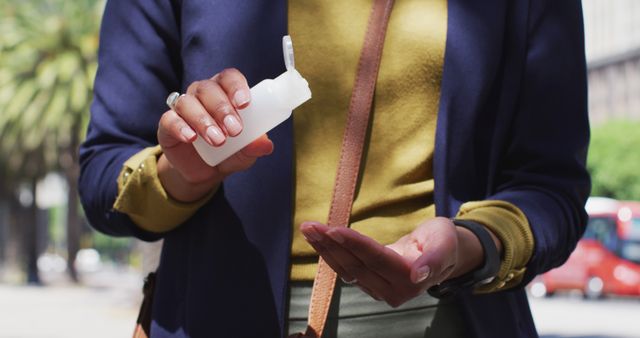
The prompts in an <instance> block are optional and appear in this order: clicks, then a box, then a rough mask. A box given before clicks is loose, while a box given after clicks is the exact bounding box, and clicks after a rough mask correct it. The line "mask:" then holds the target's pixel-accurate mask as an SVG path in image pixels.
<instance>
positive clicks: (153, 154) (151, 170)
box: [113, 146, 214, 233]
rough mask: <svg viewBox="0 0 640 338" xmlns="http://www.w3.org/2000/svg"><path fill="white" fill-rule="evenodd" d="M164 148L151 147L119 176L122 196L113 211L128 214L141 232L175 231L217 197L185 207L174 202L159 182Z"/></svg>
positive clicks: (139, 154) (183, 204)
mask: <svg viewBox="0 0 640 338" xmlns="http://www.w3.org/2000/svg"><path fill="white" fill-rule="evenodd" d="M161 154H162V150H161V148H160V146H155V147H149V148H145V149H143V150H141V151H140V152H138V153H136V154H135V155H133V156H132V157H131V158H129V159H128V160H127V161H126V162H125V163H124V165H123V167H122V171H121V172H120V175H119V176H118V196H117V197H116V201H115V203H114V204H113V208H114V209H115V210H117V211H119V212H122V213H125V214H127V215H128V216H129V217H130V218H131V220H132V221H133V222H134V223H135V224H137V225H138V226H139V227H140V228H142V229H144V230H147V231H150V232H155V233H161V232H166V231H169V230H172V229H174V228H176V227H177V226H178V225H180V224H182V223H183V222H185V221H186V220H187V219H189V217H191V216H192V215H193V214H194V213H195V212H196V211H197V210H198V209H199V208H200V207H201V206H202V205H204V204H205V203H206V202H207V201H208V200H209V199H210V198H211V196H213V194H214V192H211V193H210V194H208V195H207V196H205V197H203V198H202V199H200V200H198V201H195V202H191V203H182V202H178V201H176V200H174V199H173V198H171V197H170V196H169V195H168V194H167V192H166V191H165V190H164V188H163V187H162V184H161V183H160V179H159V178H158V171H157V161H158V157H160V155H161Z"/></svg>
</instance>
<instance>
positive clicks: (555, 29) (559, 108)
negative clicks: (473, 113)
mask: <svg viewBox="0 0 640 338" xmlns="http://www.w3.org/2000/svg"><path fill="white" fill-rule="evenodd" d="M588 143H589V122H588V111H587V78H586V62H585V55H584V34H583V22H582V10H581V5H580V1H577V0H572V1H553V0H550V1H532V2H531V11H530V17H529V32H528V41H527V52H526V62H525V69H524V78H523V82H522V90H521V93H520V99H519V104H518V108H517V112H516V116H515V117H514V120H513V128H512V135H511V137H510V143H509V145H508V147H507V150H506V155H505V157H504V160H503V163H502V169H501V170H500V172H499V178H498V182H499V185H498V188H497V193H496V194H495V195H493V196H491V197H490V199H497V200H504V201H507V202H510V203H513V204H514V205H516V206H518V207H519V208H520V209H521V210H522V211H523V212H524V213H525V215H526V216H527V218H528V220H529V224H530V226H531V230H532V232H533V235H534V239H535V246H534V252H533V255H532V257H531V259H530V261H529V263H528V264H527V271H526V274H525V278H524V279H523V284H526V283H528V282H529V281H530V280H531V279H532V278H533V277H535V276H536V275H537V274H540V273H543V272H546V271H548V270H550V269H552V268H554V267H557V266H559V265H561V264H562V263H564V262H565V261H566V259H567V258H568V257H569V255H570V254H571V252H572V251H573V249H574V248H575V246H576V243H577V242H578V240H579V239H580V237H581V236H582V234H583V232H584V229H585V225H586V221H587V215H586V212H585V210H584V204H585V202H586V198H587V197H588V195H589V192H590V188H591V186H590V178H589V175H588V173H587V171H586V166H585V161H586V155H587V148H588Z"/></svg>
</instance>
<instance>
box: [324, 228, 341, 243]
mask: <svg viewBox="0 0 640 338" xmlns="http://www.w3.org/2000/svg"><path fill="white" fill-rule="evenodd" d="M327 235H328V236H329V237H331V239H333V240H334V241H336V242H338V243H340V244H342V243H344V237H342V235H341V234H340V233H338V231H335V230H329V231H327Z"/></svg>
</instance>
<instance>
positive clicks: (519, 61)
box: [80, 0, 589, 338]
mask: <svg viewBox="0 0 640 338" xmlns="http://www.w3.org/2000/svg"><path fill="white" fill-rule="evenodd" d="M448 3H449V5H448V7H449V11H448V32H447V45H446V51H445V65H444V74H443V82H442V93H441V99H440V109H439V117H438V126H437V132H436V150H435V163H434V178H435V203H436V208H437V213H438V215H442V216H449V217H450V216H453V215H455V213H456V212H457V210H458V208H459V206H460V205H461V204H462V203H464V202H465V201H471V200H483V199H502V200H507V201H510V202H512V203H514V204H516V205H517V206H518V207H520V208H521V209H522V210H523V211H524V212H525V214H526V215H527V217H528V219H529V221H530V224H531V228H532V230H533V233H534V236H535V240H536V245H535V252H534V255H533V258H532V259H531V261H530V262H529V264H528V266H527V268H528V270H527V275H526V280H525V282H523V284H524V283H526V282H527V281H529V280H530V279H531V278H532V277H533V276H535V275H536V274H538V273H541V272H544V271H547V270H549V269H551V268H553V267H554V266H557V265H559V264H561V263H562V262H563V261H564V260H565V259H566V258H567V256H568V255H569V253H570V252H571V251H572V249H573V248H574V246H575V244H576V242H577V240H578V238H579V236H580V235H581V234H582V232H583V230H584V229H583V225H584V224H585V217H586V216H585V213H584V210H583V207H582V206H583V204H584V201H585V199H586V196H587V195H588V192H589V178H588V175H587V173H586V171H585V168H584V161H585V156H586V148H587V144H588V138H589V135H588V121H587V105H586V77H585V76H586V69H585V68H586V67H585V60H584V47H583V31H582V17H581V9H580V2H579V1H577V0H572V1H569V0H567V1H551V0H548V1H532V2H531V3H529V1H506V0H491V1H472V0H468V1H464V0H449V1H448ZM286 18H287V13H286V2H285V1H274V0H269V1H267V0H264V1H250V0H243V1H239V0H228V1H205V0H190V1H187V0H184V1H179V0H173V1H170V0H161V1H152V0H109V1H108V2H107V8H106V12H105V16H104V19H103V26H102V31H101V43H100V54H99V64H100V67H99V70H98V74H97V78H96V85H95V100H94V104H93V106H92V118H91V123H90V126H89V130H88V135H87V140H86V141H85V143H84V144H83V145H82V147H81V156H80V160H81V167H82V172H81V177H80V193H81V198H82V203H83V205H84V207H85V211H86V214H87V217H88V218H89V220H90V222H91V224H92V225H93V226H94V227H95V228H96V229H98V230H100V231H103V232H105V233H108V234H111V235H116V236H136V237H138V238H141V239H144V240H154V239H158V238H164V240H165V242H164V248H163V253H162V259H161V264H160V268H159V271H158V272H159V273H158V278H157V292H156V295H155V302H154V309H153V324H152V325H153V329H152V337H278V336H280V335H281V332H282V325H283V316H284V314H285V311H286V296H287V295H286V290H287V275H288V269H289V261H288V260H289V249H290V247H289V246H290V238H291V228H292V224H291V210H292V191H293V186H292V179H293V176H292V173H293V171H292V166H293V158H292V157H293V156H292V147H293V140H292V125H291V121H287V122H285V123H284V124H282V125H281V126H279V127H278V128H276V129H275V130H274V131H272V132H271V133H270V136H271V138H272V139H273V140H274V141H275V144H276V151H275V153H274V154H273V155H271V156H269V157H267V158H263V159H260V160H259V161H258V162H257V163H256V165H255V166H254V167H253V168H251V169H250V170H248V171H246V172H242V173H238V174H235V175H232V176H231V177H229V178H228V179H227V180H226V181H225V182H224V185H223V188H222V189H221V190H220V191H219V192H218V193H217V194H216V195H215V196H214V197H213V198H212V199H211V201H210V202H209V203H208V204H207V205H205V206H204V207H202V208H201V209H200V210H199V211H198V212H197V213H196V214H195V215H194V216H193V217H192V218H191V219H190V220H188V221H187V222H186V223H185V224H183V225H181V226H180V227H178V228H177V229H176V230H174V231H171V232H169V233H166V234H162V235H158V234H151V233H148V232H145V231H143V230H141V229H139V228H138V227H136V226H135V224H133V223H132V222H131V220H130V219H129V218H128V217H127V216H126V215H124V214H120V213H118V212H116V211H113V210H112V205H113V202H114V199H115V196H116V193H117V185H116V177H117V175H118V173H119V172H120V169H121V167H122V164H123V163H124V161H125V160H126V159H127V158H129V157H130V156H131V155H132V154H134V153H136V152H137V151H139V150H140V149H142V148H144V147H146V146H150V145H153V144H156V143H157V141H156V137H155V132H156V128H157V123H158V120H159V118H160V116H161V114H162V113H163V112H164V111H165V110H166V108H165V106H164V100H165V98H166V95H167V94H168V93H169V92H171V91H174V90H181V91H184V89H185V87H186V86H187V85H188V84H189V83H191V82H192V81H194V80H198V79H202V78H207V77H210V76H212V75H213V74H215V73H217V72H219V71H220V70H222V69H224V68H227V67H236V68H238V69H240V70H241V71H242V72H243V73H244V74H245V75H246V76H247V78H248V80H249V83H250V84H251V85H253V84H255V83H257V82H258V81H260V80H262V79H264V78H272V77H274V76H275V75H278V74H280V73H281V72H282V71H283V70H284V66H283V61H282V52H281V47H280V46H281V45H280V42H281V40H280V39H281V37H282V35H284V34H285V32H286ZM312 90H313V88H312ZM460 300H461V303H462V304H463V311H464V315H465V317H466V318H467V320H468V323H469V326H470V328H471V329H472V330H473V331H474V332H475V334H476V336H477V337H491V338H495V337H535V336H537V334H536V332H535V328H534V325H533V320H532V319H531V314H530V311H529V308H528V303H527V300H526V295H525V293H524V291H523V290H522V288H519V289H515V290H512V291H505V292H499V293H495V294H490V295H483V296H472V295H464V296H461V297H460Z"/></svg>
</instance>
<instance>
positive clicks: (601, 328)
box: [530, 295, 640, 338]
mask: <svg viewBox="0 0 640 338" xmlns="http://www.w3.org/2000/svg"><path fill="white" fill-rule="evenodd" d="M530 302H531V310H532V312H533V317H534V320H535V322H536V326H537V328H538V332H539V333H540V336H541V337H544V338H640V298H626V299H624V298H616V299H604V300H595V301H585V300H583V299H582V298H581V297H579V296H572V295H558V296H555V297H553V298H547V299H530Z"/></svg>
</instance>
